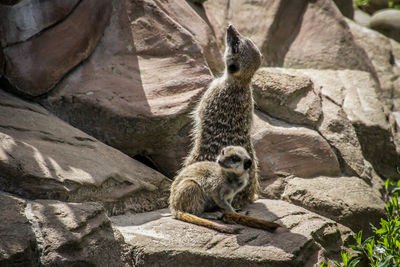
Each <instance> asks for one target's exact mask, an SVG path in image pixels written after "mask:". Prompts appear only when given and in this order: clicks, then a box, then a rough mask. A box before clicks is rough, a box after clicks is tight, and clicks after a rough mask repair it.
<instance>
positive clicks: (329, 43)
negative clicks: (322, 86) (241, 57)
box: [204, 0, 374, 73]
mask: <svg viewBox="0 0 400 267" xmlns="http://www.w3.org/2000/svg"><path fill="white" fill-rule="evenodd" d="M204 6H205V8H206V11H207V15H208V16H209V18H210V21H211V25H213V28H214V31H215V33H216V35H217V38H218V40H219V42H220V43H221V44H222V43H223V40H224V29H225V27H226V25H227V24H228V22H229V23H233V24H234V25H236V27H237V28H238V30H239V31H240V32H241V33H242V34H243V35H245V36H249V37H250V38H251V39H252V40H254V42H255V43H256V44H257V46H258V47H260V48H261V52H262V53H263V55H264V66H274V67H290V68H316V69H354V70H363V71H368V72H371V73H373V72H374V70H373V67H372V66H371V63H370V62H369V60H368V58H367V57H366V54H365V52H364V51H363V50H362V49H361V48H360V47H359V46H358V45H356V44H355V42H354V40H353V37H352V35H351V33H350V30H349V28H348V26H347V24H346V22H345V20H344V17H343V16H342V15H341V14H340V12H339V10H338V9H337V8H336V6H335V4H334V3H333V1H329V0H322V1H311V2H310V1H306V0H300V1H295V2H291V3H290V4H288V2H287V1H284V0H275V1H266V0H263V1H257V2H252V3H251V4H249V3H248V2H247V1H244V0H238V1H228V0H215V1H207V2H205V3H204ZM236 14H240V16H238V15H236ZM248 18H252V19H251V20H249V19H248ZM255 22H256V23H255ZM221 47H222V45H221Z"/></svg>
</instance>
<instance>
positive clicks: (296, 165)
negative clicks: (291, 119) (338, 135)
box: [252, 113, 341, 180]
mask: <svg viewBox="0 0 400 267" xmlns="http://www.w3.org/2000/svg"><path fill="white" fill-rule="evenodd" d="M254 119H255V120H254V126H253V134H252V139H253V143H254V147H255V150H256V154H257V158H258V162H259V173H260V177H261V179H262V180H265V179H271V178H274V177H276V176H279V175H281V174H287V175H295V176H297V177H316V176H320V175H326V176H337V175H339V174H340V172H341V170H340V166H339V162H338V159H337V157H336V155H335V153H334V151H333V150H332V148H331V147H330V145H329V144H328V142H326V140H325V139H324V138H322V137H321V135H319V134H318V132H316V131H313V130H311V129H308V128H305V127H300V126H293V125H289V124H287V123H284V122H282V121H279V120H275V119H272V118H271V117H269V116H267V115H264V114H262V113H256V116H255V118H254Z"/></svg>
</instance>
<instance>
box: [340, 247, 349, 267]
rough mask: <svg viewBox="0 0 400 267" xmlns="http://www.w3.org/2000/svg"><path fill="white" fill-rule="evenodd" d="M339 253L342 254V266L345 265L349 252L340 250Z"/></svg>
mask: <svg viewBox="0 0 400 267" xmlns="http://www.w3.org/2000/svg"><path fill="white" fill-rule="evenodd" d="M340 254H341V255H342V261H343V264H344V266H347V264H348V262H349V253H348V252H347V251H344V250H342V251H340Z"/></svg>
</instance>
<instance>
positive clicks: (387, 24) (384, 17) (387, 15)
mask: <svg viewBox="0 0 400 267" xmlns="http://www.w3.org/2000/svg"><path fill="white" fill-rule="evenodd" d="M370 27H371V28H372V29H374V30H377V31H378V32H380V33H382V34H384V35H386V36H387V37H389V38H392V39H394V40H396V41H398V42H400V10H396V9H384V10H380V11H378V12H376V13H374V15H373V16H372V17H371V22H370Z"/></svg>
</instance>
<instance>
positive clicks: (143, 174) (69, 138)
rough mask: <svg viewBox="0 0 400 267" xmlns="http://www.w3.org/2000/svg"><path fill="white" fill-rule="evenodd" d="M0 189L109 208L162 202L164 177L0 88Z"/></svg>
mask: <svg viewBox="0 0 400 267" xmlns="http://www.w3.org/2000/svg"><path fill="white" fill-rule="evenodd" d="M0 173H1V175H0V190H3V191H7V192H11V193H14V194H18V195H20V196H23V197H25V198H46V199H59V200H64V201H76V202H81V201H82V202H84V201H98V202H102V203H103V204H104V206H105V207H106V208H107V210H108V212H109V213H112V214H115V213H121V212H123V211H125V210H134V211H147V210H152V209H155V208H160V207H165V206H166V204H167V198H168V192H169V186H170V180H169V179H168V178H166V177H165V176H163V175H162V174H160V173H158V172H156V171H154V170H152V169H150V168H149V167H147V166H145V165H143V164H142V163H139V162H137V161H135V160H133V159H131V158H130V157H128V156H126V155H124V154H123V153H121V152H119V151H117V150H115V149H113V148H111V147H108V146H106V145H104V144H103V143H101V142H99V141H97V140H96V139H94V138H93V137H91V136H88V135H87V134H85V133H83V132H81V131H80V130H78V129H76V128H74V127H72V126H70V125H68V124H66V123H65V122H63V121H61V120H60V119H58V118H56V117H55V116H53V115H51V114H49V112H47V111H46V110H45V109H44V108H42V107H41V106H39V105H37V104H32V103H29V102H25V101H22V100H19V99H17V98H15V97H12V96H10V95H9V94H7V93H4V92H2V91H0Z"/></svg>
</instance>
